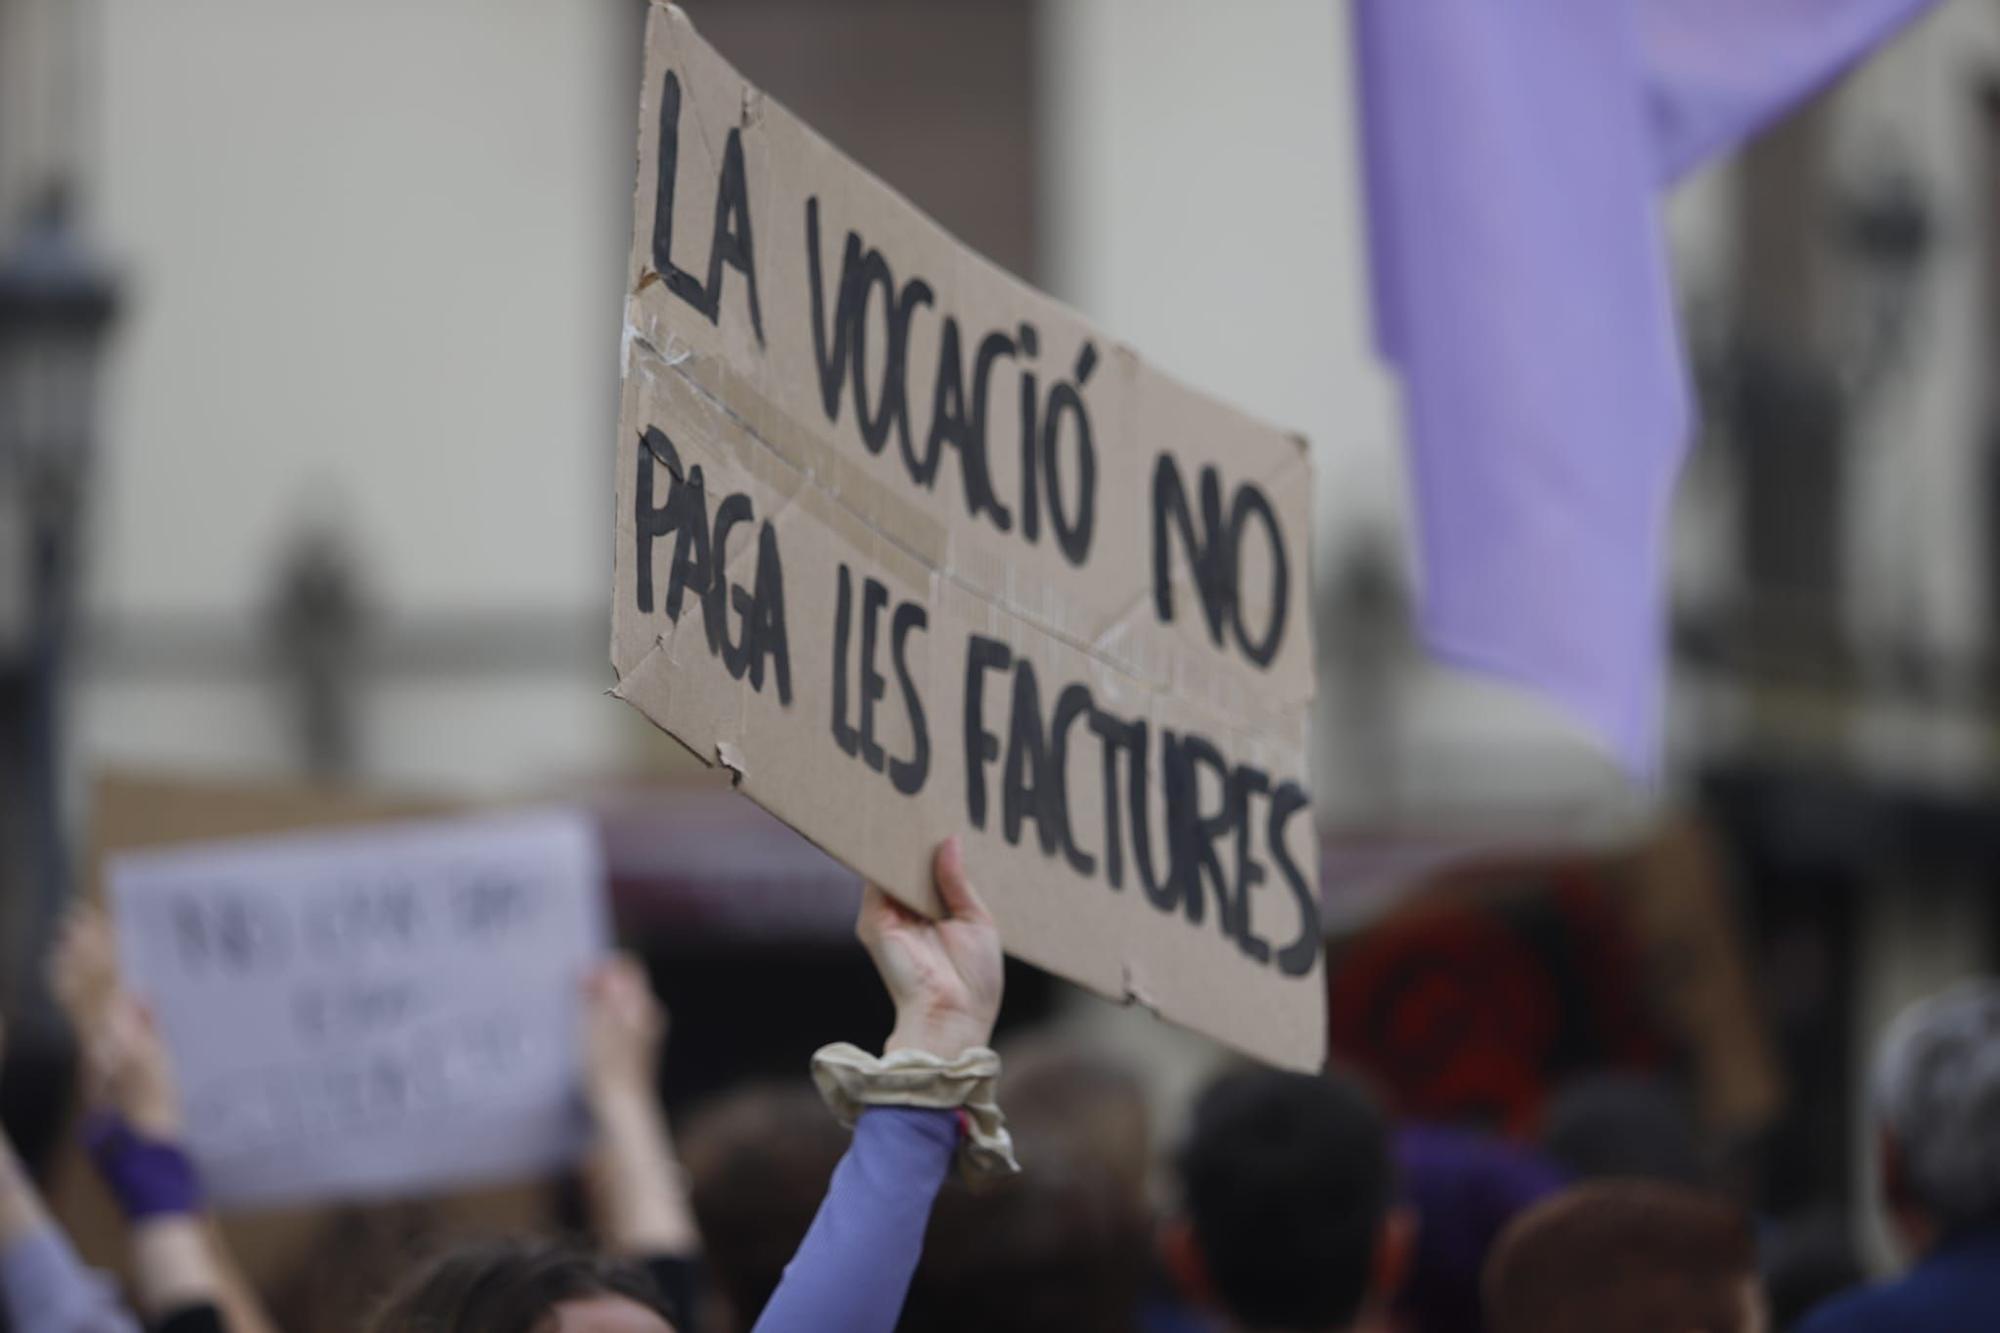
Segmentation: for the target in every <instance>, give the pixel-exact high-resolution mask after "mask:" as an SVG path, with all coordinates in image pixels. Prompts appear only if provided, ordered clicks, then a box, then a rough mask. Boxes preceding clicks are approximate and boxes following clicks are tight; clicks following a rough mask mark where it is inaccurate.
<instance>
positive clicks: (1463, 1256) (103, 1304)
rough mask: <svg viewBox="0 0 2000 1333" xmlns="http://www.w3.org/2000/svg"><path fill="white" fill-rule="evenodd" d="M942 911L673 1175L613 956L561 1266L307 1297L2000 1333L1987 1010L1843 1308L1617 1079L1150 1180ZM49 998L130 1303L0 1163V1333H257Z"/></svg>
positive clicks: (73, 983) (467, 1270)
mask: <svg viewBox="0 0 2000 1333" xmlns="http://www.w3.org/2000/svg"><path fill="white" fill-rule="evenodd" d="M936 878H937V884H938V890H939V897H940V900H941V901H942V903H943V904H944V906H945V909H946V912H945V915H944V916H943V917H942V918H940V919H938V920H935V921H933V920H929V919H926V918H924V917H921V916H919V915H917V914H915V913H913V912H910V911H908V910H906V909H904V908H903V907H901V906H900V905H898V904H897V903H895V902H894V901H893V900H891V899H889V898H888V897H886V896H885V895H883V894H881V893H880V892H878V891H876V890H874V889H870V890H869V891H868V892H867V893H866V894H865V896H864V900H863V904H862V908H861V914H860V919H859V922H858V927H857V932H858V934H859V936H860V939H861V942H862V943H863V945H864V946H865V947H866V948H867V950H868V952H869V955H870V957H871V958H872V959H873V961H874V963H875V965H876V970H877V972H878V973H879V975H880V976H881V979H882V981H883V984H884V986H885V987H886V989H887V990H888V992H889V995H890V998H891V999H892V1001H893V1002H894V1006H895V1015H896V1018H895V1026H894V1029H893V1031H892V1033H891V1035H890V1037H889V1039H888V1041H887V1042H886V1043H885V1044H884V1048H883V1050H882V1051H881V1052H880V1053H879V1054H876V1053H872V1052H868V1051H864V1050H861V1049H859V1048H857V1047H853V1046H846V1045H838V1046H832V1047H828V1048H826V1049H824V1050H822V1051H821V1052H820V1053H819V1054H818V1055H817V1056H816V1057H815V1059H814V1063H813V1069H812V1078H811V1082H810V1083H808V1082H807V1080H805V1079H803V1078H802V1079H800V1080H799V1081H798V1082H797V1083H795V1084H770V1085H761V1084H760V1085H753V1086H749V1087H743V1088H740V1089H737V1090H735V1091H733V1092H731V1093H728V1094H726V1095H724V1096H723V1097H721V1098H720V1099H717V1100H714V1101H711V1102H710V1103H709V1104H708V1105H706V1106H705V1107H703V1108H701V1109H700V1110H699V1111H698V1112H697V1113H695V1114H694V1115H692V1116H690V1117H689V1118H688V1120H687V1122H686V1123H685V1124H684V1125H683V1126H682V1129H683V1131H684V1133H683V1134H682V1135H681V1136H680V1138H679V1141H678V1142H677V1140H676V1138H675V1136H674V1135H672V1134H670V1132H669V1128H668V1124H667V1120H666V1117H665V1115H664V1113H663V1112H662V1109H661V1107H660V1105H659V1102H658V1100H657V1088H658V1085H659V1078H660V1070H661V1061H662V1060H663V1058H664V1057H665V1045H666V1027H667V1024H666V1019H665V1016H664V1015H663V1014H662V1012H661V1008H660V1006H659V1004H658V1002H657V1001H656V1000H655V998H654V996H653V993H652V991H651V989H650V988H649V986H648V983H647V979H646V975H645V973H644V971H643V969H642V968H641V967H640V966H639V965H638V964H637V963H635V962H633V961H632V960H630V959H628V958H624V957H615V958H613V959H611V960H610V961H608V962H606V963H605V964H603V965H602V966H601V967H599V968H598V969H597V970H596V971H595V972H594V973H593V974H592V975H591V976H590V977H589V978H588V979H587V981H586V983H585V985H586V1003H585V1006H584V1008H585V1014H586V1019H585V1024H584V1028H585V1030H584V1032H583V1033H582V1034H581V1038H580V1040H581V1042H582V1059H583V1067H584V1070H585V1079H584V1083H585V1089H586V1092H587V1098H588V1102H589V1107H590V1111H591V1114H592V1116H593V1119H594V1123H595V1127H596V1132H597V1143H596V1150H595V1152H594V1154H593V1158H592V1161H591V1163H590V1170H589V1172H588V1185H589V1190H588V1198H589V1202H590V1208H589V1214H590V1222H591V1227H590V1239H589V1242H588V1243H583V1242H581V1241H578V1240H573V1239H557V1238H546V1237H513V1238H500V1239H495V1238H491V1237H477V1238H456V1239H454V1240H453V1241H452V1243H450V1244H449V1245H447V1246H446V1247H445V1248H444V1249H443V1250H442V1251H441V1252H439V1253H437V1254H435V1255H432V1256H430V1257H427V1258H415V1259H413V1258H412V1257H411V1256H409V1255H398V1256H396V1258H395V1263H396V1265H397V1271H388V1270H386V1269H385V1270H383V1271H377V1268H378V1267H379V1265H376V1264H374V1263H372V1262H362V1260H361V1258H360V1257H359V1256H356V1255H350V1254H346V1253H326V1254H323V1255H318V1256H315V1259H316V1262H317V1263H318V1264H320V1265H322V1266H324V1267H325V1268H327V1269H328V1270H329V1271H331V1272H333V1273H335V1275H336V1277H337V1279H338V1280H339V1281H341V1282H342V1283H344V1284H347V1285H348V1286H349V1287H366V1288H368V1289H369V1295H370V1300H371V1301H372V1303H373V1309H374V1313H373V1315H372V1317H371V1319H370V1321H369V1322H368V1323H367V1325H366V1327H367V1328H368V1329H370V1330H372V1333H578V1331H580V1330H590V1331H594V1333H659V1331H660V1330H663V1329H672V1330H679V1331H680V1333H749V1331H751V1330H755V1331H756V1333H786V1331H788V1330H832V1331H835V1333H848V1331H852V1333H866V1331H868V1330H880V1331H881V1333H888V1330H891V1329H903V1330H909V1331H910V1333H931V1331H932V1330H937V1331H940V1333H941V1331H943V1330H951V1331H952V1333H1013V1331H1017V1330H1034V1331H1035V1333H1083V1331H1084V1330H1090V1331H1092V1333H1197V1331H1204V1330H1205V1331H1209V1333H1228V1331H1230V1330H1243V1331H1244V1333H1251V1331H1268V1333H1337V1331H1345V1330H1352V1331H1354V1333H1391V1331H1394V1333H1479V1331H1480V1330H1490V1333H1570V1331H1571V1330H1575V1331H1576V1333H1584V1331H1585V1330H1588V1331H1589V1333H1761V1331H1762V1330H1767V1329H1769V1330H1782V1329H1786V1328H1794V1327H1795V1328H1799V1329H1802V1330H1805V1333H1858V1331H1861V1330H1883V1331H1885V1333H1887V1331H1890V1330H1894V1331H1896V1333H1945V1331H1950V1333H1971V1331H1972V1330H1979V1329H1993V1328H1996V1327H2000V985H1995V984H1991V983H1980V984H1971V985H1968V986H1965V987H1962V988H1960V989H1957V990H1954V991H1952V992H1949V993H1947V994H1944V995H1941V996H1938V997H1936V998H1933V999H1931V1000H1929V1001H1926V1002H1924V1003H1922V1004H1920V1005H1918V1006H1916V1007H1915V1008H1914V1009H1912V1010H1911V1011H1909V1012H1908V1013H1907V1014H1906V1015H1904V1016H1903V1018H1902V1019H1901V1020H1899V1022H1898V1023H1897V1025H1896V1026H1895V1027H1894V1029H1893V1030H1892V1031H1891V1032H1890V1033H1889V1034H1888V1036H1887V1038H1886V1040H1885V1041H1884V1043H1883V1045H1882V1049H1881V1052H1880V1057H1879V1067H1878V1069H1877V1073H1876V1079H1877V1083H1876V1088H1875V1095H1874V1103H1875V1109H1876V1115H1877V1122H1878V1127H1879V1133H1880V1141H1881V1151H1880V1163H1881V1185H1882V1197H1883V1200H1884V1207H1885V1210H1886V1213H1887V1218H1886V1220H1887V1221H1888V1223H1889V1224H1890V1228H1891V1230H1892V1231H1893V1233H1894V1235H1895V1236H1896V1238H1897V1240H1898V1241H1899V1243H1900V1244H1901V1246H1902V1247H1903V1249H1904V1250H1905V1252H1906V1255H1907V1258H1908V1259H1909V1261H1910V1263H1909V1267H1908V1268H1907V1271H1906V1272H1905V1273H1904V1274H1903V1275H1902V1276H1901V1277H1900V1278H1898V1279H1896V1280H1894V1281H1890V1282H1887V1283H1884V1284H1879V1285H1873V1286H1870V1285H1865V1284H1863V1283H1862V1282H1861V1274H1860V1270H1859V1267H1858V1265H1857V1264H1856V1263H1855V1262H1854V1260H1853V1258H1852V1256H1851V1253H1850V1252H1849V1251H1848V1250H1847V1249H1846V1247H1845V1246H1844V1244H1842V1243H1841V1242H1840V1241H1839V1240H1838V1238H1835V1239H1833V1240H1830V1241H1827V1242H1826V1243H1819V1242H1818V1240H1816V1239H1815V1238H1811V1237H1801V1236H1799V1235H1797V1234H1782V1235H1781V1234H1778V1233H1777V1232H1775V1231H1774V1230H1773V1229H1771V1228H1769V1227H1764V1226H1760V1225H1759V1223H1758V1221H1757V1219H1755V1218H1754V1217H1753V1216H1752V1215H1751V1214H1750V1213H1749V1212H1747V1211H1746V1210H1745V1209H1744V1208H1743V1207H1742V1206H1741V1205H1740V1204H1739V1203H1738V1202H1737V1201H1735V1200H1734V1199H1732V1197H1731V1195H1730V1194H1729V1192H1728V1191H1726V1190H1725V1189H1722V1188H1720V1187H1718V1185H1717V1184H1716V1183H1715V1181H1714V1180H1713V1179H1712V1172H1711V1170H1710V1169H1709V1167H1708V1165H1707V1163H1706V1162H1705V1161H1704V1155H1703V1153H1702V1150H1701V1145H1700V1142H1699V1138H1698V1135H1697V1133H1696V1131H1695V1129H1694V1128H1693V1123H1692V1121H1691V1119H1690V1118H1688V1117H1687V1116H1685V1115H1683V1114H1681V1113H1680V1112H1679V1111H1678V1108H1677V1107H1676V1106H1675V1105H1674V1104H1673V1102H1672V1100H1671V1099H1670V1098H1668V1097H1666V1096H1665V1095H1664V1094H1663V1093H1662V1092H1661V1091H1660V1090H1659V1089H1658V1088H1657V1087H1654V1086H1651V1085H1648V1084H1645V1083H1642V1082H1637V1081H1633V1080H1629V1079H1620V1078H1606V1079H1600V1080H1597V1081H1595V1082H1593V1083H1591V1084H1589V1085H1585V1086H1580V1087H1577V1088H1575V1089H1572V1090H1570V1091H1569V1092H1568V1093H1567V1094H1566V1095H1564V1096H1563V1097H1562V1098H1560V1099H1559V1100H1558V1102H1557V1104H1556V1105H1555V1106H1554V1107H1553V1108H1552V1109H1551V1112H1550V1114H1549V1115H1548V1117H1547V1123H1546V1125H1545V1127H1544V1133H1543V1135H1542V1137H1541V1139H1540V1140H1539V1141H1538V1142H1536V1143H1534V1144H1528V1145H1523V1144H1517V1143H1512V1142H1507V1141H1503V1140H1501V1139H1499V1138H1496V1137H1492V1136H1489V1135H1485V1134H1481V1133H1478V1132H1474V1131H1471V1130H1466V1129H1460V1128H1454V1127H1446V1126H1436V1125H1423V1124H1415V1123H1408V1122H1401V1123H1399V1122H1397V1121H1395V1120H1393V1119H1392V1118H1391V1117H1390V1116H1389V1115H1388V1114H1386V1113H1385V1111H1384V1109H1383V1107H1382V1106H1381V1105H1380V1103H1379V1101H1378V1100H1377V1098H1376V1096H1375V1095H1374V1094H1373V1093H1372V1092H1371V1090H1370V1089H1369V1087H1368V1086H1367V1085H1366V1083H1365V1082H1364V1081H1362V1080H1361V1079H1359V1078H1358V1077H1355V1076H1353V1075H1350V1074H1347V1073H1343V1072H1341V1071H1338V1070H1333V1071H1328V1072H1327V1073H1325V1074H1323V1075H1317V1076H1314V1075H1305V1074H1296V1073H1286V1072H1280V1071H1276V1070H1270V1069H1262V1068H1253V1067H1247V1066H1246V1067H1239V1068H1233V1069H1230V1070H1228V1071H1226V1072H1224V1073H1223V1074H1221V1075H1220V1076H1219V1077H1217V1078H1216V1079H1215V1080H1214V1081H1213V1082H1212V1083H1211V1084H1210V1085H1209V1086H1208V1087H1207V1088H1206V1089H1204V1090H1203V1091H1202V1092H1201V1093H1200V1095H1199V1097H1198V1098H1197V1100H1196V1102H1195V1104H1194V1105H1193V1107H1192V1108H1191V1111H1190V1113H1189V1115H1188V1122H1187V1128H1186V1131H1185V1134H1184V1135H1183V1136H1182V1141H1181V1142H1180V1143H1178V1144H1177V1145H1174V1147H1173V1149H1172V1151H1170V1152H1168V1151H1165V1150H1164V1145H1160V1144H1158V1143H1156V1141H1155V1135H1154V1133H1153V1130H1152V1125H1151V1121H1150V1116H1149V1107H1148V1102H1147V1099H1146V1097H1145V1095H1144V1092H1143V1086H1142V1081H1141V1079H1140V1077H1139V1074H1138V1072H1137V1071H1136V1070H1133V1069H1131V1068H1128V1067H1126V1066H1124V1065H1121V1064H1120V1063H1119V1062H1118V1061H1117V1060H1116V1059H1115V1058H1113V1057H1111V1056H1107V1055H1106V1054H1105V1053H1103V1052H1101V1051H1096V1050H1092V1049H1089V1048H1086V1047H1083V1046H1080V1045H1074V1044H1071V1043H1068V1042H1066V1041H1063V1040H1060V1039H1057V1038H1052V1037H1047V1036H1030V1037H1028V1038H1025V1039H1023V1040H1021V1041H1020V1042H1017V1043H1015V1044H1013V1045H1011V1046H1009V1048H1008V1049H1007V1050H1006V1051H1005V1053H1004V1061H1003V1058H1002V1055H1001V1054H996V1053H995V1051H994V1050H993V1049H992V1048H991V1041H992V1037H993V1029H994V1024H995V1021H996V1019H997V1017H998V1015H999V1009H1000V1001H1001V989H1002V975H1003V974H1002V967H1001V949H1000V941H999V937H998V933H997V931H996V930H995V928H994V925H993V922H992V919H991V917H990V916H988V914H987V912H986V910H985V908H984V906H983V904H982V903H981V901H980V899H979V896H978V894H977V892H976V891H975V890H974V888H973V887H972V885H971V884H970V883H969V882H968V880H967V877H966V874H965V870H964V866H963V861H962V857H961V854H960V852H959V851H958V848H957V844H956V842H955V841H954V842H949V843H947V844H945V846H944V847H942V848H941V849H940V850H939V854H938V858H937V862H936ZM52 981H53V988H54V990H55V992H56V994H57V996H58V998H59V999H60V1001H61V1003H62V1005H63V1007H64V1008H65V1010H66V1011H67V1013H68V1016H69V1018H70V1020H71V1022H72V1023H73V1024H74V1026H75V1028H76V1032H77V1036H78V1040H79V1044H80V1046H81V1049H82V1051H83V1053H84V1061H83V1064H84V1071H85V1085H86V1086H85V1097H86V1101H87V1106H88V1110H87V1114H86V1117H85V1119H84V1122H83V1133H84V1136H85V1138H86V1141H87V1145H88V1151H89V1155H90V1158H91V1160H92V1162H93V1163H94V1165H95V1167H96V1169H97V1171H98V1173H99V1174H100V1175H101V1176H102V1178H103V1180H104V1182H105V1184H106V1185H107V1186H108V1188H109V1191H110V1193H111V1194H112V1195H113V1196H114V1197H115V1199H116V1200H117V1203H118V1206H119V1209H120V1211H121V1212H122V1214H123V1216H124V1219H125V1221H126V1224H127V1237H128V1263H127V1265H126V1279H127V1280H126V1282H125V1283H124V1284H123V1285H122V1286H120V1285H117V1284H114V1283H113V1282H111V1281H110V1280H109V1279H106V1278H104V1277H102V1276H100V1275H98V1274H95V1273H93V1272H91V1271H90V1270H88V1269H87V1268H86V1267H85V1266H84V1265H83V1263H82V1262H81V1260H80V1259H79V1258H78V1257H77V1254H76V1253H75V1251H74V1249H73V1248H72V1246H71V1244H70V1242H69V1240H68V1239H66V1238H65V1236H64V1235H63V1234H62V1232H61V1230H60V1229H59V1227H58V1226H57V1224H56V1223H55V1222H54V1221H53V1220H52V1217H51V1214H50V1212H49V1210H48V1209H47V1208H46V1207H45V1205H44V1204H43V1203H42V1201H41V1197H40V1195H39V1194H38V1192H37V1189H36V1187H35V1185H34V1183H33V1181H32V1180H31V1178H30V1174H29V1172H28V1171H27V1169H26V1168H25V1167H24V1165H23V1164H22V1163H21V1161H20V1160H18V1158H17V1156H16V1155H15V1153H14V1152H13V1150H12V1148H11V1147H5V1149H4V1151H0V1284H3V1285H0V1305H4V1310H5V1315H6V1318H7V1321H8V1324H9V1326H11V1328H12V1329H13V1331H14V1333H133V1331H135V1330H138V1329H140V1328H145V1329H151V1330H160V1331H161V1333H212V1331H215V1330H228V1333H274V1330H275V1328H276V1324H275V1323H274V1322H273V1320H272V1318H271V1317H270V1315H269V1314H268V1313H267V1312H266V1311H265V1309H264V1308H263V1307H262V1306H261V1305H260V1303H259V1300H258V1296H257V1294H256V1292H254V1291H253V1289H252V1285H251V1284H250V1283H249V1282H248V1281H247V1280H245V1278H244V1277H243V1276H242V1274H241V1273H240V1272H239V1271H238V1269H237V1266H236V1265H235V1263H234V1262H233V1261H232V1259H231V1256H230V1254H229V1252H228V1248H227V1246H226V1244H225V1243H224V1242H223V1240H222V1233H221V1231H220V1229H219V1228H218V1227H217V1226H216V1224H215V1222H214V1220H213V1218H212V1217H211V1216H210V1215H209V1214H208V1212H207V1210H206V1206H205V1204H204V1200H203V1195H202V1190H201V1184H200V1181H199V1178H198V1173H197V1171H196V1169H195V1167H194V1165H193V1164H192V1162H191V1161H190V1159H189V1157H188V1155H187V1154H186V1153H185V1152H184V1151H183V1150H182V1148H181V1146H180V1143H181V1139H182V1129H183V1122H182V1115H181V1109H180V1106H179V1104H178V1101H177V1098H176V1094H175V1090H174V1080H173V1072H172V1067H171V1061H170V1060H169V1058H168V1055H167V1053H166V1051H165V1049H164V1046H163V1044H162V1042H161V1041H160V1040H159V1038H158V1036H157V1034H156V1032H155V1031H154V1028H153V1025H152V1023H151V1021H150V1018H149V1016H148V1013H147V1011H146V1008H145V1006H144V1004H143V1001H142V999H141V998H140V997H135V996H133V995H131V994H129V993H127V991H126V990H125V989H124V988H123V987H122V985H121V983H120V980H119V976H118V969H117V959H116V950H115V948H114V945H113V942H112V937H111V932H110V929H109V926H108V923H107V922H106V921H105V920H104V919H103V918H102V917H101V916H100V915H95V914H92V913H89V912H85V913H82V914H80V915H78V916H77V917H75V918H74V919H73V920H72V921H71V923H70V925H69V927H68V929H67V930H66V932H65V935H64V938H63V940H62V942H61V944H60V946H59V948H58V951H57V956H56V958H55V959H54V960H53V965H52ZM1003 1108H1004V1109H1003ZM954 1177H955V1179H954ZM349 1265H352V1266H353V1270H354V1271H349V1270H348V1266H349Z"/></svg>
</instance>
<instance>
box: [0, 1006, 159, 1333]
mask: <svg viewBox="0 0 2000 1333" xmlns="http://www.w3.org/2000/svg"><path fill="white" fill-rule="evenodd" d="M4 1047H5V1033H4V1031H0V1049H4ZM0 1310H5V1311H6V1321H5V1322H6V1325H7V1327H9V1328H13V1329H18V1330H23V1331H24V1333H25V1331H26V1330H33V1331H34V1333H138V1327H139V1326H138V1324H137V1323H136V1322H135V1321H134V1320H133V1318H132V1316H131V1315H129V1314H127V1313H126V1312H125V1309H124V1307H123V1306H121V1305H119V1303H118V1299H117V1297H116V1295H115V1294H114V1293H113V1292H112V1290H111V1288H110V1286H109V1284H107V1283H105V1282H104V1281H103V1280H102V1279H100V1278H99V1277H98V1276H97V1275H96V1274H94V1273H92V1272H91V1271H90V1270H89V1269H87V1268H85V1267H84V1265H83V1261H82V1260H80V1259H78V1258H77V1256H76V1251H75V1250H73V1249H71V1248H70V1244H69V1240H68V1238H66V1237H65V1236H64V1235H63V1234H62V1232H61V1231H60V1230H59V1229H58V1228H57V1227H56V1224H55V1221H54V1220H53V1219H52V1218H51V1217H50V1216H49V1213H48V1209H47V1208H46V1207H45V1206H44V1205H43V1203H42V1197H41V1195H40V1194H39V1193H38V1192H37V1191H36V1189H35V1185H34V1181H33V1180H31V1179H30V1178H29V1176H28V1170H27V1168H26V1167H25V1166H24V1165H22V1163H21V1159H20V1157H19V1156H18V1155H17V1154H16V1153H15V1151H14V1145H13V1143H12V1142H11V1141H10V1140H9V1139H8V1138H7V1137H6V1135H5V1134H4V1132H0Z"/></svg>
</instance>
